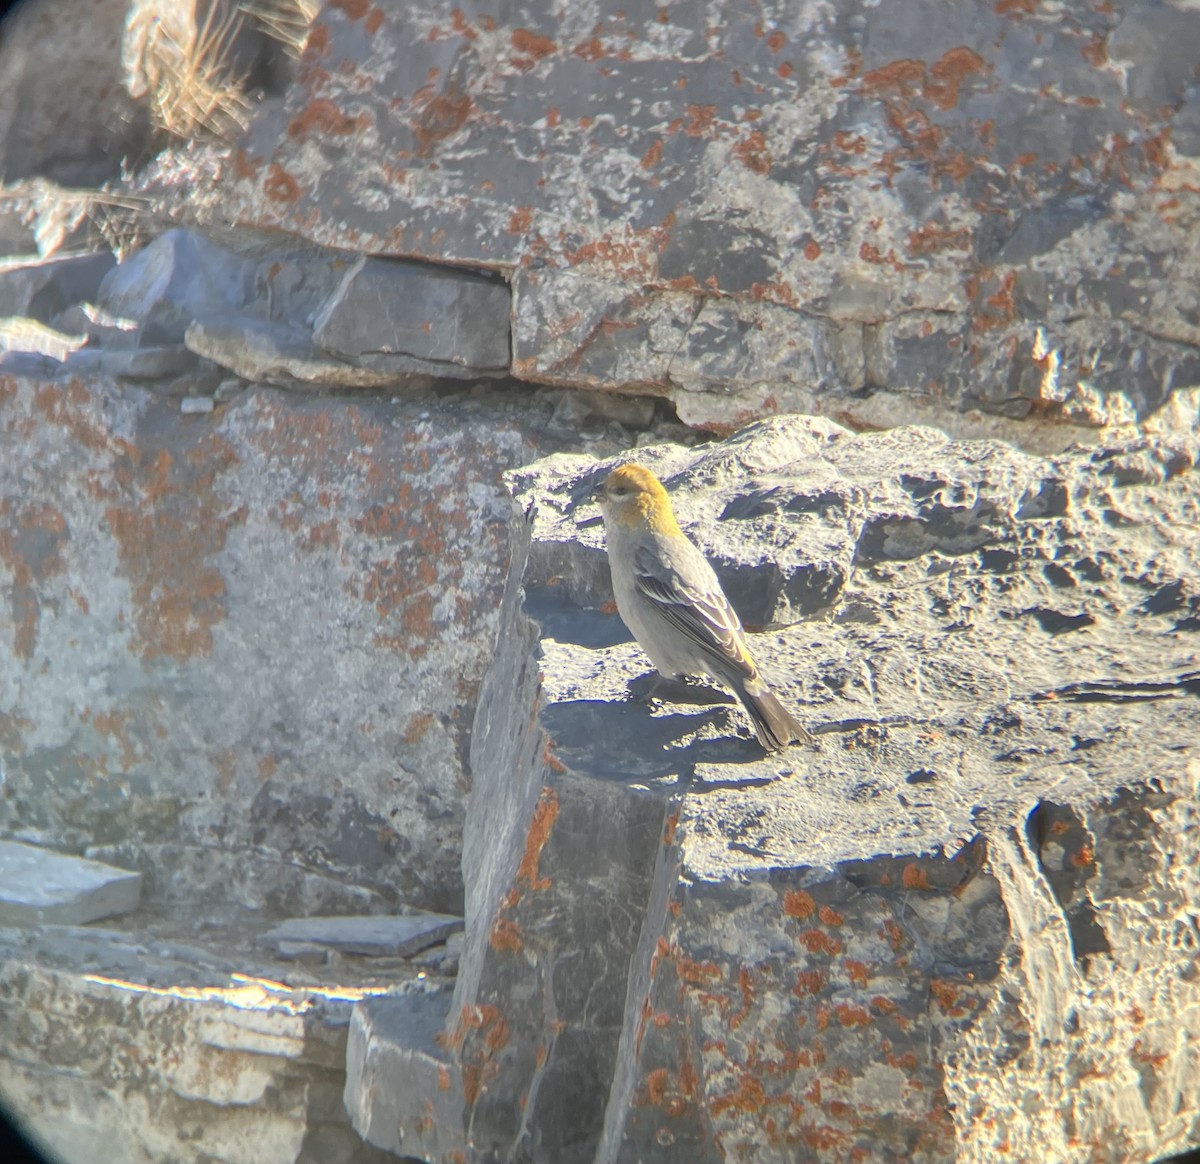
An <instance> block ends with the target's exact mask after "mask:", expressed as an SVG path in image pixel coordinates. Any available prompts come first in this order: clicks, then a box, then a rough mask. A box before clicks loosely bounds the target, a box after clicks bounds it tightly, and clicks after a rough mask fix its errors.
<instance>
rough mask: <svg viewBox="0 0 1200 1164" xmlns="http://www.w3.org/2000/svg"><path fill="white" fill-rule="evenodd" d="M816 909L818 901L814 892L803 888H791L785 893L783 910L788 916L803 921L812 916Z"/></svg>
mask: <svg viewBox="0 0 1200 1164" xmlns="http://www.w3.org/2000/svg"><path fill="white" fill-rule="evenodd" d="M816 909H817V903H816V902H815V901H814V900H813V897H812V894H811V893H808V892H806V891H805V890H803V889H789V890H788V891H787V892H786V893H785V894H784V895H783V912H784V913H786V914H787V915H788V917H794V918H799V919H800V920H801V921H803V920H804V919H805V918H807V917H812V915H813V914H814V913H815V912H816Z"/></svg>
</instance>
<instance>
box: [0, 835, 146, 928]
mask: <svg viewBox="0 0 1200 1164" xmlns="http://www.w3.org/2000/svg"><path fill="white" fill-rule="evenodd" d="M141 892H142V875H141V874H140V873H131V872H129V871H128V870H125V869H115V868H113V866H111V865H104V864H101V863H100V862H99V861H88V860H86V859H85V858H83V857H72V856H70V855H68V854H66V853H55V852H52V851H51V850H49V849H41V848H38V847H37V846H36V845H25V844H22V843H21V842H19V841H0V925H40V924H42V923H44V922H54V923H57V924H60V925H82V924H84V923H85V922H91V921H97V920H99V919H100V918H103V917H112V916H114V915H115V914H122V913H129V912H130V911H131V910H134V909H137V905H138V900H139V898H140V897H141Z"/></svg>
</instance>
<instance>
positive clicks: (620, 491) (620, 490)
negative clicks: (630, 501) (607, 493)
mask: <svg viewBox="0 0 1200 1164" xmlns="http://www.w3.org/2000/svg"><path fill="white" fill-rule="evenodd" d="M628 492H629V490H628V489H626V488H625V486H624V485H618V486H617V487H616V488H615V489H614V490H613V496H614V497H624V496H625V494H626V493H628Z"/></svg>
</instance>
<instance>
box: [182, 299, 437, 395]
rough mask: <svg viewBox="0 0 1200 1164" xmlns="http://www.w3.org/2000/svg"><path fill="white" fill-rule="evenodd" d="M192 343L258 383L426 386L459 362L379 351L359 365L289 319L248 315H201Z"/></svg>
mask: <svg viewBox="0 0 1200 1164" xmlns="http://www.w3.org/2000/svg"><path fill="white" fill-rule="evenodd" d="M186 343H187V346H188V348H189V349H190V350H191V351H193V352H195V353H196V354H197V355H200V356H203V357H204V358H205V359H208V360H212V361H213V363H215V364H219V365H220V366H221V367H223V368H228V369H229V370H230V371H231V372H236V373H237V374H238V375H239V376H241V377H242V378H243V379H246V380H249V381H250V382H251V383H254V384H274V385H277V386H279V387H281V388H289V387H294V386H295V385H297V384H299V385H302V386H305V387H310V386H315V387H318V388H399V387H405V388H409V389H412V388H424V387H428V386H429V385H430V384H432V382H433V377H435V376H440V375H450V374H461V369H459V368H458V366H457V365H453V364H444V365H437V366H435V365H432V364H429V363H427V362H425V361H422V360H414V359H412V358H411V357H406V356H389V357H377V358H376V360H375V361H372V366H369V367H360V366H357V365H356V364H354V363H351V362H349V361H347V360H343V359H341V358H339V357H337V356H331V355H327V354H326V353H325V352H323V351H320V350H319V349H318V348H316V347H315V346H314V345H313V342H312V334H311V333H310V332H308V331H306V330H304V329H303V328H299V327H294V326H292V325H291V324H277V323H268V322H267V321H266V320H262V319H255V318H253V317H252V316H247V315H225V316H221V317H219V318H207V319H202V320H200V319H198V320H196V321H195V322H194V323H192V324H191V325H190V326H189V327H188V329H187V333H186Z"/></svg>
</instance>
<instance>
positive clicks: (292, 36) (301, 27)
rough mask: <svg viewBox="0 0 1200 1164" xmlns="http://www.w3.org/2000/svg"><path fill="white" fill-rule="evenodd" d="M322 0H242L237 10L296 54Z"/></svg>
mask: <svg viewBox="0 0 1200 1164" xmlns="http://www.w3.org/2000/svg"><path fill="white" fill-rule="evenodd" d="M321 2H322V0H242V3H241V10H242V12H243V13H244V14H245V15H246V16H247V17H248V18H249V19H251V20H253V21H254V22H255V23H256V24H257V25H258V26H259V27H260V28H261V29H262V30H263V32H265V33H266V34H267V35H268V36H269V37H271V38H272V39H273V40H277V41H278V42H279V43H280V44H281V45H283V47H284V50H285V51H286V52H287V54H288V56H290V57H298V56H299V55H300V50H301V49H302V48H303V47H304V41H305V39H306V38H307V36H308V28H309V25H311V24H312V22H313V20H314V19H315V18H316V15H317V13H318V12H320V11H321Z"/></svg>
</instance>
